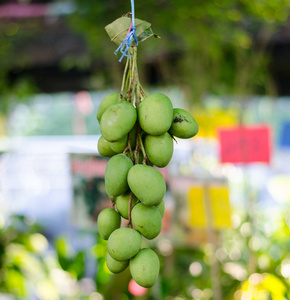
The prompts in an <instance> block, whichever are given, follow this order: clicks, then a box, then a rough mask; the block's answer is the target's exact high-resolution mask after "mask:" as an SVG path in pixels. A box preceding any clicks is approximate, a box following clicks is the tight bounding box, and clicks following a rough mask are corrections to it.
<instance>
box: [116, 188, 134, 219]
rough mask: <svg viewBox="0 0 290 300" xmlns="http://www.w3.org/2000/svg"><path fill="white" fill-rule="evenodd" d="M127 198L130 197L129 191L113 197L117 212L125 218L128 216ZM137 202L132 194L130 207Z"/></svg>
mask: <svg viewBox="0 0 290 300" xmlns="http://www.w3.org/2000/svg"><path fill="white" fill-rule="evenodd" d="M129 198H130V193H127V194H124V195H120V196H118V197H116V198H115V203H116V207H117V210H118V212H119V214H120V215H121V216H122V217H123V218H124V219H127V220H128V218H129V216H128V212H129ZM136 202H137V198H136V197H135V196H134V195H133V196H132V205H131V208H132V207H133V205H134V204H135V203H136Z"/></svg>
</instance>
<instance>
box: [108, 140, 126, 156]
mask: <svg viewBox="0 0 290 300" xmlns="http://www.w3.org/2000/svg"><path fill="white" fill-rule="evenodd" d="M108 143H109V146H110V147H111V149H112V150H113V151H115V152H116V153H121V152H123V151H124V150H125V148H126V146H127V143H128V136H125V137H123V138H121V139H120V140H118V141H116V142H108Z"/></svg>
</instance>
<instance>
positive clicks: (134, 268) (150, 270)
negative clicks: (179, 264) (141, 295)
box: [129, 248, 160, 288]
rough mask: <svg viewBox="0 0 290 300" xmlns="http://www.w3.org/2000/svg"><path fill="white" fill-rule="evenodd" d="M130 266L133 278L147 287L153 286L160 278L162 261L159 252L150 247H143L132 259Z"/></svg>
mask: <svg viewBox="0 0 290 300" xmlns="http://www.w3.org/2000/svg"><path fill="white" fill-rule="evenodd" d="M129 268H130V272H131V275H132V277H133V279H134V280H135V281H136V282H137V283H138V284H139V285H141V286H143V287H145V288H149V287H152V286H153V285H154V284H155V283H156V281H157V278H158V275H159V269H160V262H159V258H158V256H157V254H156V253H155V252H154V251H153V250H151V249H149V248H143V249H141V250H140V251H139V252H138V253H137V255H135V256H134V257H133V258H131V259H130V263H129Z"/></svg>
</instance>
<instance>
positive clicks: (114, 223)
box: [97, 208, 121, 240]
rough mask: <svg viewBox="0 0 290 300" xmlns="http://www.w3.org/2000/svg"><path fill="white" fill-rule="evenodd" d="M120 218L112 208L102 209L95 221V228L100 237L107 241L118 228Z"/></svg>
mask: <svg viewBox="0 0 290 300" xmlns="http://www.w3.org/2000/svg"><path fill="white" fill-rule="evenodd" d="M120 224H121V217H120V215H119V214H118V213H117V212H116V211H115V210H114V209H113V208H105V209H103V210H102V211H101V212H100V214H99V216H98V220H97V227H98V232H99V234H100V236H101V237H102V238H103V239H104V240H107V239H108V238H109V236H110V235H111V233H112V232H113V231H114V230H116V229H117V228H120Z"/></svg>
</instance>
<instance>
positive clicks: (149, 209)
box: [131, 203, 162, 240]
mask: <svg viewBox="0 0 290 300" xmlns="http://www.w3.org/2000/svg"><path fill="white" fill-rule="evenodd" d="M131 218H132V222H133V224H134V226H135V228H136V229H137V230H138V231H139V232H140V233H141V234H142V235H143V236H144V237H145V238H146V239H148V240H152V239H154V238H155V237H157V236H158V234H159V233H160V231H161V227H162V217H161V214H160V212H159V210H158V208H157V207H156V206H147V205H144V204H142V203H138V204H136V205H135V206H134V208H133V209H132V213H131Z"/></svg>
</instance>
